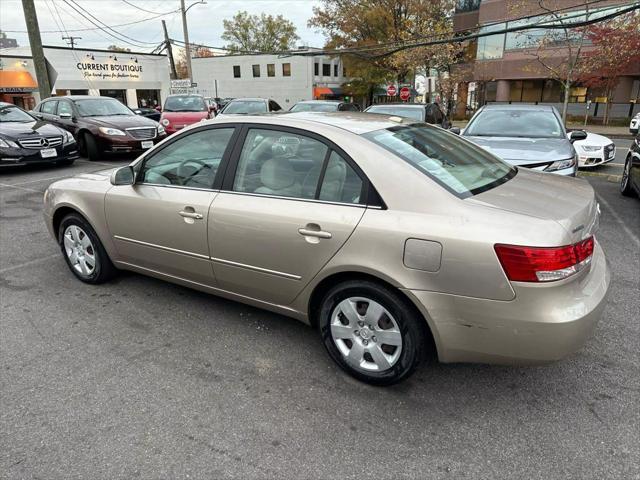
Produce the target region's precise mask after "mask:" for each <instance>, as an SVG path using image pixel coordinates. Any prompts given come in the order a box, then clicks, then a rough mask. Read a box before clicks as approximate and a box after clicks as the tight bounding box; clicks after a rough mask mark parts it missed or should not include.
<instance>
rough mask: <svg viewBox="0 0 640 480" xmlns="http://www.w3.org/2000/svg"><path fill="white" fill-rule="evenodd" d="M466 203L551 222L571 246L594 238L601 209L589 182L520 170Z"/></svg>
mask: <svg viewBox="0 0 640 480" xmlns="http://www.w3.org/2000/svg"><path fill="white" fill-rule="evenodd" d="M469 200H470V201H472V202H475V203H478V204H481V205H484V206H488V207H493V208H499V209H501V210H504V211H508V212H515V213H519V214H524V215H529V216H531V217H536V218H542V219H549V220H554V221H556V222H557V223H559V224H560V225H561V226H562V227H563V228H564V229H565V230H566V231H567V234H568V237H569V239H570V243H575V242H579V241H580V240H583V239H585V238H587V237H589V236H590V235H593V234H594V233H595V232H596V231H597V229H598V226H599V214H600V207H599V205H598V202H597V200H596V197H595V192H594V191H593V188H592V187H591V185H589V183H588V182H586V181H584V180H580V179H575V178H572V177H564V176H561V175H554V174H551V173H538V172H535V171H531V170H524V169H519V170H518V174H517V175H516V176H515V177H513V178H512V179H511V180H510V181H508V182H506V183H504V184H502V185H500V186H498V187H496V188H493V189H491V190H488V191H486V192H483V193H480V194H478V195H476V196H474V197H472V198H470V199H469ZM537 246H554V245H537Z"/></svg>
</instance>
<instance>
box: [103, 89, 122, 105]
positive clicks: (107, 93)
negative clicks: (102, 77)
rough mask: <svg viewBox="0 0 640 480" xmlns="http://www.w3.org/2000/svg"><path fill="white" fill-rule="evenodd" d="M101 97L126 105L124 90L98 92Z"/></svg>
mask: <svg viewBox="0 0 640 480" xmlns="http://www.w3.org/2000/svg"><path fill="white" fill-rule="evenodd" d="M100 96H101V97H111V98H115V99H117V100H120V101H121V102H122V103H124V104H125V105H126V104H127V91H126V90H100Z"/></svg>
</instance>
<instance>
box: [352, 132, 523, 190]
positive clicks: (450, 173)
mask: <svg viewBox="0 0 640 480" xmlns="http://www.w3.org/2000/svg"><path fill="white" fill-rule="evenodd" d="M362 136H363V137H365V138H367V139H369V140H371V141H372V142H373V143H376V144H378V145H380V146H381V147H383V148H385V149H387V150H389V151H390V152H392V153H394V154H396V155H397V156H398V157H400V158H402V159H403V160H405V161H406V162H408V163H410V164H411V165H413V166H414V167H416V168H417V169H418V170H420V171H421V172H422V173H424V174H425V175H426V176H428V177H429V178H432V179H433V180H435V181H436V182H437V183H439V184H440V185H442V186H443V187H444V188H446V189H447V190H449V191H450V192H452V193H454V194H455V195H457V196H459V197H461V198H465V197H468V196H470V195H475V194H477V193H481V192H484V191H486V190H489V189H491V188H493V187H495V186H497V185H500V184H501V183H504V182H506V181H507V180H509V179H510V178H512V177H513V176H514V175H515V174H516V169H515V168H513V167H512V166H510V165H509V164H507V163H505V162H503V161H502V160H500V159H499V158H498V157H495V156H494V155H492V154H490V153H489V152H487V151H485V150H484V149H482V148H480V147H477V146H475V145H473V144H472V143H471V142H467V141H464V140H462V139H461V138H459V137H458V136H456V135H455V134H453V133H449V132H447V131H446V130H442V129H440V128H437V127H431V126H428V125H427V124H424V123H421V124H414V125H406V126H401V125H399V126H397V127H391V128H388V129H385V130H375V131H373V132H369V133H365V134H364V135H362Z"/></svg>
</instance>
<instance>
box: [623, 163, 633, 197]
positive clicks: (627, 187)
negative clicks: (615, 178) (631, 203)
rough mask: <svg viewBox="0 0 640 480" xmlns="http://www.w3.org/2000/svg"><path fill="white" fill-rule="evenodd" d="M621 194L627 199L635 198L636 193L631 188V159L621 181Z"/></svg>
mask: <svg viewBox="0 0 640 480" xmlns="http://www.w3.org/2000/svg"><path fill="white" fill-rule="evenodd" d="M620 193H622V195H624V196H625V197H633V196H634V194H635V191H634V190H633V187H632V186H631V157H627V160H626V162H625V163H624V169H623V170H622V178H621V180H620Z"/></svg>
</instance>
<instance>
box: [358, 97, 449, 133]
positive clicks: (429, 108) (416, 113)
mask: <svg viewBox="0 0 640 480" xmlns="http://www.w3.org/2000/svg"><path fill="white" fill-rule="evenodd" d="M365 112H367V113H379V114H382V115H396V116H398V117H405V118H411V119H412V120H418V121H419V122H426V123H429V124H431V125H438V126H440V127H442V128H451V122H450V121H449V119H448V118H447V115H446V114H445V113H444V112H443V111H442V109H441V108H440V105H438V104H437V103H380V104H377V105H371V106H370V107H367V108H366V109H365ZM457 132H459V130H457Z"/></svg>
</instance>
